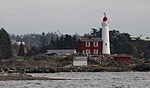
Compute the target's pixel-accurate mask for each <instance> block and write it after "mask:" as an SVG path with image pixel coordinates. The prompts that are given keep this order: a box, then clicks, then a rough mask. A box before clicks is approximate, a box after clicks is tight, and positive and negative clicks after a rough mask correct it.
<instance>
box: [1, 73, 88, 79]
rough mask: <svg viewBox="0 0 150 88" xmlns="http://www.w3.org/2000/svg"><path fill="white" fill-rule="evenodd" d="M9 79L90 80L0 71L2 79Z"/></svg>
mask: <svg viewBox="0 0 150 88" xmlns="http://www.w3.org/2000/svg"><path fill="white" fill-rule="evenodd" d="M9 80H14V81H15V80H16V81H17V80H88V79H73V78H72V79H71V78H46V77H38V76H35V75H28V74H20V73H0V81H9Z"/></svg>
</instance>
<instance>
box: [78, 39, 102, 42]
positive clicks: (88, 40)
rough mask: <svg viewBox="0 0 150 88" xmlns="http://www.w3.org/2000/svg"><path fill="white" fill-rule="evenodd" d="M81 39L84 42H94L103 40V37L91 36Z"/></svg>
mask: <svg viewBox="0 0 150 88" xmlns="http://www.w3.org/2000/svg"><path fill="white" fill-rule="evenodd" d="M79 40H81V41H83V42H92V41H94V42H101V41H102V39H101V38H91V39H89V38H80V39H79Z"/></svg>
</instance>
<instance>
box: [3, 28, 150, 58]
mask: <svg viewBox="0 0 150 88" xmlns="http://www.w3.org/2000/svg"><path fill="white" fill-rule="evenodd" d="M89 35H92V37H100V38H101V35H102V29H101V28H99V29H92V31H91V32H90V33H89V34H84V35H83V36H81V35H78V34H74V35H69V34H65V35H61V36H60V35H58V34H57V33H42V34H29V35H28V36H25V35H13V34H10V35H9V34H8V33H7V32H6V31H5V29H3V28H1V29H0V59H5V58H11V57H12V56H13V50H12V45H11V41H10V39H15V40H16V41H22V42H26V44H27V45H25V46H24V45H23V44H22V43H21V44H20V46H19V52H18V55H19V56H33V55H38V54H42V53H45V52H46V51H47V50H49V49H76V46H77V41H78V39H79V38H80V37H88V36H89ZM29 41H30V42H29ZM29 43H30V44H29ZM110 44H111V45H110V47H111V53H112V54H127V55H131V56H133V57H136V58H150V42H148V41H143V40H140V39H136V40H132V39H131V37H130V34H128V33H120V32H119V31H118V30H111V31H110ZM28 45H30V49H29V50H28V52H27V53H26V54H25V52H24V47H27V48H28Z"/></svg>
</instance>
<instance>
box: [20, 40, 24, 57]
mask: <svg viewBox="0 0 150 88" xmlns="http://www.w3.org/2000/svg"><path fill="white" fill-rule="evenodd" d="M24 55H25V52H24V45H23V44H22V42H21V44H20V46H19V51H18V56H24Z"/></svg>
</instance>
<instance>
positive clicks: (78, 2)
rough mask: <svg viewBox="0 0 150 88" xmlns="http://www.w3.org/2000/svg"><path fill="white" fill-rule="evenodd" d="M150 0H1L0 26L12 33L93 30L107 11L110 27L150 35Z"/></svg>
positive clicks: (84, 31)
mask: <svg viewBox="0 0 150 88" xmlns="http://www.w3.org/2000/svg"><path fill="white" fill-rule="evenodd" d="M149 9H150V0H0V27H3V28H5V29H6V30H7V32H9V33H13V34H26V33H42V32H45V33H47V32H54V31H57V30H59V31H60V32H61V33H63V34H75V33H78V34H81V35H82V34H84V33H90V31H91V28H99V27H101V21H102V18H103V13H104V12H106V13H107V17H108V19H109V22H110V30H112V29H115V30H119V31H120V32H127V33H129V34H131V35H136V36H138V35H144V36H150V10H149Z"/></svg>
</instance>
